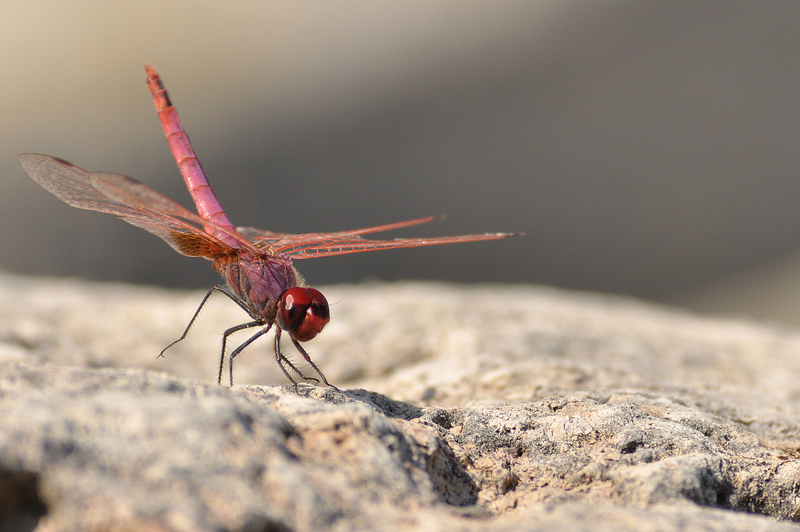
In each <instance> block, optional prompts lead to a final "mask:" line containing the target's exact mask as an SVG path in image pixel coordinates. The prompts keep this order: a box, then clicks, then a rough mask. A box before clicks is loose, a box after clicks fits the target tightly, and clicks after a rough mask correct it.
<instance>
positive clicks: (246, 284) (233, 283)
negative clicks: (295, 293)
mask: <svg viewBox="0 0 800 532" xmlns="http://www.w3.org/2000/svg"><path fill="white" fill-rule="evenodd" d="M246 255H249V254H242V255H240V256H239V257H238V260H229V261H225V262H224V264H219V266H221V271H220V273H222V275H223V276H224V277H225V281H226V282H227V284H228V287H229V288H230V290H231V292H233V294H234V295H235V296H236V297H237V298H238V299H239V301H240V302H241V303H242V305H243V306H244V307H245V308H246V309H247V311H248V312H249V314H250V315H251V316H252V317H253V319H255V320H256V321H262V322H264V323H271V322H273V321H274V320H275V314H276V312H277V304H278V301H279V300H280V298H281V296H282V295H283V293H284V292H286V290H288V289H290V288H293V287H295V286H297V285H298V284H299V282H302V279H301V278H300V276H299V275H298V274H297V273H296V272H295V269H294V267H293V266H292V263H291V261H290V260H288V259H280V258H276V257H272V256H270V255H266V254H265V255H262V256H260V257H252V256H250V257H248V256H246ZM215 266H216V264H215Z"/></svg>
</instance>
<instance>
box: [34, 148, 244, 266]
mask: <svg viewBox="0 0 800 532" xmlns="http://www.w3.org/2000/svg"><path fill="white" fill-rule="evenodd" d="M20 163H22V168H23V170H25V173H27V174H28V176H29V177H30V178H31V179H33V180H34V181H35V182H36V183H37V184H38V185H39V186H41V187H42V188H43V189H45V190H46V191H48V192H50V193H51V194H53V195H54V196H55V197H57V198H58V199H60V200H61V201H63V202H64V203H66V204H67V205H71V206H72V207H76V208H78V209H86V210H90V211H98V212H105V213H108V214H113V215H115V216H118V217H120V218H122V219H123V220H125V221H126V222H128V223H129V224H131V225H135V226H136V227H140V228H142V229H144V230H145V231H148V232H150V233H152V234H154V235H156V236H158V237H159V238H161V239H162V240H164V241H165V242H166V243H167V244H169V245H170V246H171V247H172V249H174V250H175V251H177V252H178V253H181V254H183V255H187V256H190V257H214V256H218V255H223V254H226V253H228V252H229V251H230V246H228V245H227V244H225V243H223V242H221V241H220V240H219V239H217V238H214V237H213V236H211V235H209V234H208V233H206V232H205V231H203V230H202V229H200V228H198V227H196V226H194V225H192V224H190V223H187V221H191V222H193V223H196V224H207V223H208V222H206V221H205V220H203V219H202V218H200V217H199V216H197V215H196V214H193V213H191V212H190V211H188V210H186V209H185V208H183V207H182V206H181V205H179V204H178V203H175V202H174V201H172V200H171V199H169V198H167V197H166V196H164V195H162V194H160V193H158V192H156V191H155V190H153V189H151V188H150V187H148V186H146V185H144V184H142V183H140V182H139V181H136V180H135V179H132V178H130V177H126V176H122V175H117V174H104V173H96V174H92V173H90V172H87V171H86V170H83V169H82V168H79V167H77V166H75V165H73V164H72V163H69V162H67V161H64V160H62V159H58V158H56V157H50V156H49V155H39V154H32V153H24V154H22V155H20ZM181 218H183V220H182V219H181ZM184 220H187V221H184ZM237 236H238V235H237ZM238 238H239V240H242V241H244V239H243V238H242V237H238ZM244 243H245V244H246V246H247V247H248V248H252V245H251V244H250V243H248V242H247V241H244Z"/></svg>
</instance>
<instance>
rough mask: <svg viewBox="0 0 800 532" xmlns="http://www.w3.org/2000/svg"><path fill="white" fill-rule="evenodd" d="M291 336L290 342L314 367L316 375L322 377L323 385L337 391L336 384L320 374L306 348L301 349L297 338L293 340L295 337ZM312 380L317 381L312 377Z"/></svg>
mask: <svg viewBox="0 0 800 532" xmlns="http://www.w3.org/2000/svg"><path fill="white" fill-rule="evenodd" d="M290 337H291V335H290ZM291 338H292V343H293V344H294V346H295V347H296V348H297V350H298V351H299V352H300V354H301V355H303V358H305V359H306V362H308V363H309V364H311V367H312V368H314V371H316V372H317V375H319V377H320V379H322V382H323V383H325V386H330V387H331V388H333V389H334V390H337V391H338V390H339V388H337V387H336V386H334V385H333V384H331V383H329V382H328V379H326V378H325V375H323V374H322V372H321V371H320V370H319V368H318V367H317V365H316V364H314V361H313V360H311V357H310V356H308V353H306V350H305V349H303V347H302V346H301V345H300V342H298V341H297V340H295V339H294V337H291ZM303 378H306V379H307V378H308V377H303ZM311 378H313V377H311ZM314 380H315V381H317V382H319V380H317V379H314Z"/></svg>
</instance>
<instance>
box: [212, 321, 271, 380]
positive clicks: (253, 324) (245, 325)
mask: <svg viewBox="0 0 800 532" xmlns="http://www.w3.org/2000/svg"><path fill="white" fill-rule="evenodd" d="M259 325H263V323H259V322H257V321H250V322H247V323H242V324H241V325H237V326H236V327H231V328H230V329H227V330H226V331H225V332H224V333H222V351H221V353H220V355H219V374H218V375H217V384H222V370H223V369H224V368H225V346H226V344H227V343H228V336H230V335H231V334H233V333H235V332H236V331H241V330H242V329H249V328H250V327H258V326H259ZM267 330H269V326H268V327H267ZM231 386H233V357H231Z"/></svg>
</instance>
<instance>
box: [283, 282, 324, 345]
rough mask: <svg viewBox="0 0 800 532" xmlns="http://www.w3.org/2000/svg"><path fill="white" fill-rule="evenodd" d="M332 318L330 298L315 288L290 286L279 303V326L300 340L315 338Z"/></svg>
mask: <svg viewBox="0 0 800 532" xmlns="http://www.w3.org/2000/svg"><path fill="white" fill-rule="evenodd" d="M330 319H331V315H330V311H329V309H328V300H327V299H325V296H323V295H322V292H320V291H319V290H317V289H315V288H304V287H300V286H295V287H293V288H290V289H288V290H287V291H286V292H284V293H283V295H282V296H281V300H280V302H279V303H278V315H277V320H278V326H279V327H280V328H281V329H283V330H284V331H286V332H288V333H289V334H290V335H291V336H292V338H294V339H295V340H298V341H300V342H307V341H308V340H311V339H312V338H314V337H315V336H316V335H317V334H318V333H319V332H320V331H321V330H322V328H323V327H325V325H326V324H327V323H328V322H329V321H330Z"/></svg>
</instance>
